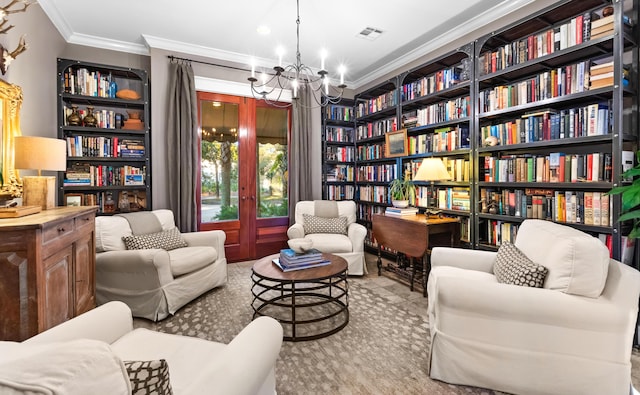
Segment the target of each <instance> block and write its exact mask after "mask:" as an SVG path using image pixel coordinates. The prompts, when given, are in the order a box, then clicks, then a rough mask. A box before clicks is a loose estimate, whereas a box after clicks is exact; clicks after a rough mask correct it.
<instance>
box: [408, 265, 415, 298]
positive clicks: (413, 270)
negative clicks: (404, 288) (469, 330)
mask: <svg viewBox="0 0 640 395" xmlns="http://www.w3.org/2000/svg"><path fill="white" fill-rule="evenodd" d="M409 265H411V280H410V285H409V291H411V292H413V280H414V279H415V277H416V264H415V262H414V261H413V257H409Z"/></svg>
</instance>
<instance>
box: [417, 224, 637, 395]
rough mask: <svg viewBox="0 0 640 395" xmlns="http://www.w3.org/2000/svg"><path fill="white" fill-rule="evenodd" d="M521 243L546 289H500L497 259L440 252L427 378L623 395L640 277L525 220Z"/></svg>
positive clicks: (600, 248)
mask: <svg viewBox="0 0 640 395" xmlns="http://www.w3.org/2000/svg"><path fill="white" fill-rule="evenodd" d="M515 246H516V247H517V248H518V249H519V250H520V251H522V252H523V253H524V255H526V257H527V258H529V259H530V260H531V261H533V262H534V263H537V264H540V265H543V266H545V267H546V268H547V269H548V270H549V272H548V274H547V277H546V280H545V281H544V284H543V288H531V287H525V286H519V285H511V284H505V283H499V282H498V280H497V278H496V276H495V275H494V270H493V269H494V264H495V261H496V255H497V254H496V253H495V252H488V251H477V250H465V249H454V248H444V247H440V248H434V249H433V251H432V254H431V263H432V270H431V273H430V275H429V280H428V285H427V290H428V300H429V307H428V314H429V324H430V330H431V349H430V356H429V360H430V366H429V374H430V377H431V378H434V379H438V380H442V381H445V382H448V383H452V384H464V385H472V386H477V387H482V388H490V389H494V390H499V391H505V392H509V393H517V394H562V395H567V394H580V395H586V394H594V395H595V394H598V395H600V394H612V395H613V394H618V395H627V394H628V393H629V388H630V380H631V350H632V342H633V334H634V328H635V325H636V318H637V312H638V297H639V295H640V273H639V272H638V271H636V270H634V269H633V268H631V267H629V266H626V265H624V264H622V263H620V262H618V261H615V260H610V259H609V253H608V250H607V248H606V247H605V246H604V244H602V243H601V242H600V241H599V240H598V239H597V238H594V237H591V236H590V235H587V234H586V233H583V232H580V231H578V230H576V229H574V228H570V227H568V226H563V225H559V224H556V223H552V222H549V221H541V220H525V221H524V222H523V223H522V225H521V226H520V228H519V229H518V235H517V239H516V242H515Z"/></svg>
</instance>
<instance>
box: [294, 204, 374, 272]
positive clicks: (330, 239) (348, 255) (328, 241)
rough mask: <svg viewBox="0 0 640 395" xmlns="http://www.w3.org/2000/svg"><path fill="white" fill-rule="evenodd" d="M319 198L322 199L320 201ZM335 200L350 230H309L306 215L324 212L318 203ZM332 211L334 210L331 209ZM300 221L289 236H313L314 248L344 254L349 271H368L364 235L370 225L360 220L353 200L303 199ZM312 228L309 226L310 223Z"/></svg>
mask: <svg viewBox="0 0 640 395" xmlns="http://www.w3.org/2000/svg"><path fill="white" fill-rule="evenodd" d="M316 202H319V203H318V204H316ZM334 203H335V206H336V207H335V210H333V211H334V215H335V216H334V218H337V217H345V218H346V233H324V232H322V233H306V232H305V221H304V216H305V214H306V215H310V216H316V215H317V214H320V215H321V216H322V217H323V218H327V217H326V216H325V214H324V213H320V212H318V210H319V209H318V210H317V209H316V207H323V208H324V207H327V205H332V204H334ZM329 211H331V210H329ZM295 219H296V223H295V224H293V225H291V226H290V227H289V229H288V230H287V236H288V237H289V239H298V238H305V239H310V240H313V248H316V249H318V250H320V251H322V252H326V253H331V254H335V255H338V256H340V257H342V258H344V259H345V260H346V261H347V264H348V274H349V275H358V276H361V275H364V274H365V273H367V266H366V264H365V261H364V238H365V237H366V235H367V228H365V227H364V226H363V225H361V224H359V223H357V222H356V204H355V202H353V201H352V200H342V201H337V202H333V201H300V202H298V203H296V212H295ZM307 229H308V230H309V226H307Z"/></svg>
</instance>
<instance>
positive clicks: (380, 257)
mask: <svg viewBox="0 0 640 395" xmlns="http://www.w3.org/2000/svg"><path fill="white" fill-rule="evenodd" d="M380 250H381V247H380V244H378V262H377V263H378V276H381V275H382V252H381V251H380Z"/></svg>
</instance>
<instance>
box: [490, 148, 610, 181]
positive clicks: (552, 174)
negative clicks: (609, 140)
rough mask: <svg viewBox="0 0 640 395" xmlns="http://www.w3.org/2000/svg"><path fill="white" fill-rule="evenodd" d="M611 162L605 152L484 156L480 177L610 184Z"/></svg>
mask: <svg viewBox="0 0 640 395" xmlns="http://www.w3.org/2000/svg"><path fill="white" fill-rule="evenodd" d="M611 159H612V158H611V154H610V153H608V152H594V153H590V154H565V153H562V152H552V153H550V154H547V155H531V154H524V155H508V156H503V157H501V158H498V157H493V156H485V157H484V166H483V168H481V169H480V170H481V173H480V174H484V181H488V182H597V181H604V182H611V177H612V162H611Z"/></svg>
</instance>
